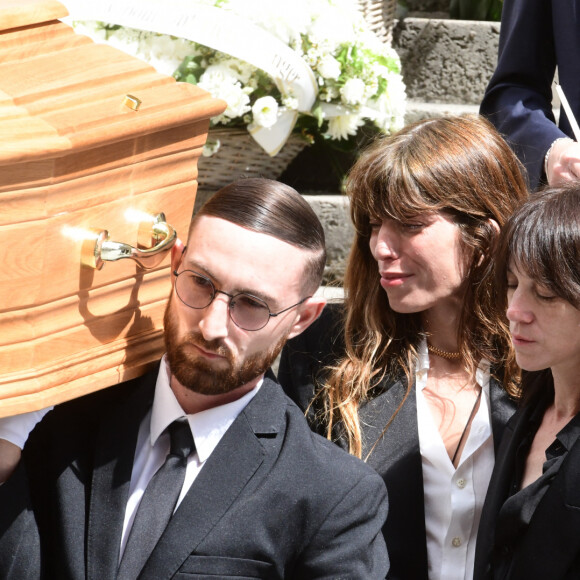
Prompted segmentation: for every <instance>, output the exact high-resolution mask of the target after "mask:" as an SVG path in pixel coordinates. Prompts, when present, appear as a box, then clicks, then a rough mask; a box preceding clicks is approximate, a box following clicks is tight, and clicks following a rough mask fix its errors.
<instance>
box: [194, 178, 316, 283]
mask: <svg viewBox="0 0 580 580" xmlns="http://www.w3.org/2000/svg"><path fill="white" fill-rule="evenodd" d="M201 216H211V217H217V218H221V219H224V220H227V221H228V222H231V223H233V224H236V225H238V226H241V227H243V228H246V229H248V230H252V231H254V232H258V233H261V234H266V235H268V236H272V237H274V238H277V239H278V240H281V241H283V242H286V243H287V244H290V245H291V246H295V247H297V248H301V249H303V250H307V251H310V252H311V253H312V257H311V259H309V260H308V264H307V267H306V270H305V279H304V284H303V286H304V288H305V289H306V291H308V292H314V291H315V290H316V288H318V286H320V283H321V281H322V275H323V273H324V266H325V264H326V248H325V240H324V230H323V228H322V224H321V223H320V220H319V219H318V217H317V215H316V214H315V213H314V211H313V210H312V208H311V207H310V205H309V204H308V202H307V201H306V200H305V199H304V198H303V197H302V196H301V195H300V194H299V193H298V192H297V191H296V190H295V189H294V188H292V187H290V186H289V185H286V184H284V183H281V182H279V181H273V180H271V179H263V178H259V177H256V178H246V179H239V180H237V181H234V182H233V183H230V184H229V185H226V186H225V187H222V188H221V189H220V190H218V191H217V192H216V193H215V194H214V195H213V196H212V197H210V198H209V199H208V200H207V201H206V202H205V203H204V205H203V206H202V207H201V209H200V210H199V211H198V212H197V214H196V215H195V217H194V219H193V220H192V222H191V226H190V233H191V229H192V228H193V226H194V224H195V222H196V220H197V219H198V218H199V217H201Z"/></svg>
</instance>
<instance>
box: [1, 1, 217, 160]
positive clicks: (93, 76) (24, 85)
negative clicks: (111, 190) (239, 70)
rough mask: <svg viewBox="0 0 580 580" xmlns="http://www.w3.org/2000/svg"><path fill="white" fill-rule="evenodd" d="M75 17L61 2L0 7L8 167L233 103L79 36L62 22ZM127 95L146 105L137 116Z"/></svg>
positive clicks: (166, 124) (133, 134) (212, 112)
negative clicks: (177, 80)
mask: <svg viewBox="0 0 580 580" xmlns="http://www.w3.org/2000/svg"><path fill="white" fill-rule="evenodd" d="M67 15H68V12H67V10H66V8H65V7H64V6H63V5H62V4H61V3H59V2H57V1H55V0H8V1H4V2H3V3H2V6H1V7H0V164H12V163H17V162H21V161H23V160H27V161H29V160H34V159H35V158H44V159H46V158H54V157H60V156H63V155H66V154H67V153H68V152H69V151H70V150H72V149H74V150H76V151H80V150H83V149H88V148H91V147H94V146H96V145H97V144H98V145H106V144H108V143H113V142H117V141H120V140H124V139H129V138H134V137H139V136H142V135H146V134H149V133H152V132H155V131H157V130H160V129H162V128H171V127H173V126H179V125H183V124H184V123H186V122H187V121H188V120H192V119H196V118H199V117H200V111H201V110H203V116H204V117H205V118H207V116H208V114H209V116H214V115H217V114H219V113H221V112H222V111H223V109H224V105H225V103H223V102H222V101H220V100H217V99H211V98H209V95H208V94H207V93H206V92H205V91H203V90H201V89H199V88H198V87H195V86H193V85H191V84H189V83H176V82H174V81H173V80H172V79H171V78H170V77H167V76H166V75H162V74H160V73H157V72H156V71H155V69H154V68H153V67H151V66H149V65H147V64H146V63H144V62H142V61H140V60H138V59H136V58H134V57H131V56H129V55H126V54H124V53H123V52H121V51H119V50H116V49H114V48H112V47H110V46H107V45H103V44H96V43H94V42H93V41H92V40H90V39H88V38H87V37H85V36H82V35H79V34H75V33H74V32H73V31H72V29H71V28H70V27H69V26H67V25H66V24H63V23H61V22H58V21H57V19H58V18H63V17H64V16H67ZM55 56H58V58H55ZM126 94H131V95H134V96H135V97H137V98H138V99H139V100H140V101H141V105H140V107H139V109H138V110H137V111H134V110H132V109H130V108H129V107H127V106H126V105H125V104H124V99H125V95H126ZM208 107H209V109H208Z"/></svg>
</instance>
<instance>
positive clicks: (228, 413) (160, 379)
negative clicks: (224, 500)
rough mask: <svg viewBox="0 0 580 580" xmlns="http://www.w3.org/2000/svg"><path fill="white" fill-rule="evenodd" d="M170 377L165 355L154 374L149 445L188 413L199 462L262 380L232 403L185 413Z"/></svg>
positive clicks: (215, 444)
mask: <svg viewBox="0 0 580 580" xmlns="http://www.w3.org/2000/svg"><path fill="white" fill-rule="evenodd" d="M169 377H170V374H169V366H168V365H167V362H166V360H165V356H164V357H163V358H162V359H161V365H160V368H159V374H158V375H157V383H156V384H155V397H154V399H153V407H152V410H151V423H150V438H151V445H152V446H153V445H155V442H156V441H157V439H158V438H159V436H160V435H161V434H162V433H163V431H165V429H166V428H167V427H168V426H169V425H170V424H171V423H173V421H175V420H176V419H179V418H180V417H187V421H188V423H189V426H190V428H191V433H192V435H193V440H194V442H195V448H196V451H197V455H198V457H199V461H200V463H203V462H204V461H205V460H206V459H207V458H208V457H209V456H210V455H211V453H212V451H213V450H214V449H215V447H216V446H217V444H218V443H219V441H220V439H221V438H222V436H223V435H224V433H225V432H226V431H227V430H228V428H229V427H230V425H231V424H232V423H233V422H234V420H235V419H236V417H237V416H238V415H239V414H240V413H241V412H242V411H243V409H244V408H245V406H246V405H247V404H248V403H249V402H250V401H251V400H252V399H253V398H254V396H255V395H256V393H257V392H258V390H259V389H260V387H261V386H262V383H263V382H264V379H263V378H262V379H261V380H260V382H259V383H258V384H257V385H256V386H255V387H254V388H253V389H252V390H251V391H250V392H248V393H246V394H245V395H244V396H243V397H241V398H239V399H237V400H235V401H232V402H231V403H226V404H225V405H220V406H219V407H214V408H212V409H207V410H206V411H201V412H199V413H194V414H191V415H187V414H186V413H185V412H184V411H183V409H182V408H181V405H180V404H179V403H178V402H177V398H176V397H175V394H174V393H173V390H172V389H171V385H170V382H169Z"/></svg>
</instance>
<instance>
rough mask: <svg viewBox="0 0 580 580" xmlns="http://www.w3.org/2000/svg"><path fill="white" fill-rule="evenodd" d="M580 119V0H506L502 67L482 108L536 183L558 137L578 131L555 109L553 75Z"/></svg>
mask: <svg viewBox="0 0 580 580" xmlns="http://www.w3.org/2000/svg"><path fill="white" fill-rule="evenodd" d="M556 66H558V76H559V81H560V84H561V85H562V88H563V90H564V93H565V95H566V97H567V98H568V101H569V103H570V107H571V108H572V111H573V112H574V115H575V116H576V118H577V119H578V120H579V121H580V118H579V117H580V0H504V3H503V11H502V21H501V31H500V41H499V55H498V62H497V68H496V70H495V73H494V75H493V76H492V78H491V81H490V83H489V86H488V87H487V90H486V93H485V96H484V98H483V102H482V104H481V108H480V112H481V113H482V114H483V115H485V116H486V117H488V118H489V119H490V121H491V122H492V123H493V124H494V125H495V126H496V127H497V128H498V130H499V131H500V133H502V135H504V137H506V139H507V141H508V142H509V143H510V145H511V146H512V147H513V148H514V151H515V152H516V154H517V155H518V157H519V158H520V160H521V161H522V162H523V163H524V165H525V166H526V169H527V170H528V176H529V181H530V186H531V188H532V189H535V188H536V186H537V185H538V183H539V181H540V178H542V176H543V164H544V157H545V155H546V152H547V151H548V148H549V147H550V145H551V144H552V142H553V141H555V140H556V139H558V138H559V137H566V136H568V137H572V138H574V135H573V133H572V129H571V128H570V123H569V121H568V119H567V117H566V115H565V113H564V112H563V111H562V112H561V114H560V128H558V127H557V126H556V125H555V121H554V115H553V113H552V102H551V101H552V80H553V79H554V71H555V69H556Z"/></svg>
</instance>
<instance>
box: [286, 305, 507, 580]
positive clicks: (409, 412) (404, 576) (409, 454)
mask: <svg viewBox="0 0 580 580" xmlns="http://www.w3.org/2000/svg"><path fill="white" fill-rule="evenodd" d="M340 310H341V307H340V306H339V305H336V304H331V305H328V306H327V307H326V308H325V310H324V311H323V313H322V316H321V317H320V318H319V319H318V320H317V321H316V322H315V323H314V324H313V325H312V326H310V327H309V328H308V329H307V330H306V332H304V333H302V334H301V335H299V336H297V337H296V338H294V339H292V340H290V341H289V342H288V344H287V345H286V346H285V347H284V350H283V351H282V357H281V360H280V367H279V371H278V379H279V381H280V383H281V384H282V386H283V388H284V390H285V391H286V393H287V394H288V395H289V396H290V397H291V398H292V399H294V400H295V401H296V403H297V404H298V406H299V407H301V408H302V409H307V408H308V407H309V404H310V402H311V401H312V398H313V394H314V391H315V390H316V387H315V386H314V381H313V377H316V376H317V375H318V374H319V371H320V370H321V368H323V367H324V366H325V365H327V364H330V363H332V362H333V361H335V360H336V359H337V358H338V357H339V356H340V355H341V354H342V353H343V351H344V346H343V344H344V343H343V340H342V336H341V332H340V330H339V320H340ZM406 392H407V382H406V380H405V379H404V378H402V379H401V380H399V381H396V382H393V383H387V382H386V381H383V383H381V384H380V385H379V386H377V387H376V388H375V390H374V392H373V394H372V398H370V399H369V400H368V401H367V402H365V403H364V404H363V405H361V408H360V423H361V429H362V436H363V452H362V456H363V457H366V455H367V453H368V452H369V451H370V449H371V447H372V446H373V445H374V443H375V441H377V439H379V437H380V435H381V433H382V431H383V428H384V427H385V425H386V424H387V423H388V421H389V420H390V419H391V417H392V416H393V414H394V413H395V411H396V409H397V408H398V407H399V405H400V404H401V402H402V401H403V399H404V397H405V394H406ZM490 394H491V414H492V417H491V422H492V429H493V436H494V443H499V439H500V437H501V433H502V430H503V427H504V425H505V424H506V423H507V421H508V419H509V417H510V416H511V415H512V413H513V411H514V408H515V407H514V404H513V402H512V401H511V400H510V399H509V398H508V396H507V394H506V392H505V391H504V390H503V389H502V387H501V386H500V385H499V384H498V382H497V381H495V380H492V381H491V384H490ZM310 409H311V413H310V414H309V421H310V423H311V425H313V428H314V429H316V430H317V431H319V432H321V433H322V432H323V426H321V425H318V424H317V423H316V417H315V411H314V409H313V408H312V407H310ZM337 435H338V433H337ZM337 443H338V444H339V445H340V444H342V445H344V442H343V441H341V440H340V439H339V440H338V441H337ZM367 463H368V464H369V465H370V466H371V467H373V468H374V469H375V470H376V471H377V472H378V473H379V475H381V477H382V478H383V480H384V481H385V484H386V486H387V490H388V492H389V516H388V518H387V521H386V524H385V526H384V527H383V534H384V536H385V541H386V543H387V549H388V551H389V559H390V563H391V569H390V572H389V579H393V580H394V579H396V580H427V578H428V568H427V543H426V542H427V540H426V532H425V507H424V495H423V468H422V465H421V451H420V448H419V431H418V426H417V402H416V396H415V389H414V388H413V389H411V390H410V392H409V395H408V397H407V400H406V401H405V403H404V404H403V405H402V407H401V410H400V411H399V413H398V414H397V415H396V417H395V419H394V420H393V422H392V423H391V425H390V426H389V428H388V429H387V431H386V433H385V435H384V437H382V438H381V439H380V441H379V443H378V444H377V446H376V447H375V449H374V450H373V452H372V453H371V455H370V457H369V458H368V460H367Z"/></svg>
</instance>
